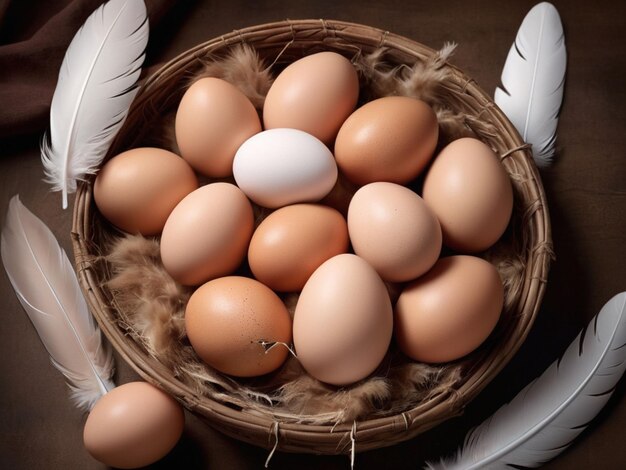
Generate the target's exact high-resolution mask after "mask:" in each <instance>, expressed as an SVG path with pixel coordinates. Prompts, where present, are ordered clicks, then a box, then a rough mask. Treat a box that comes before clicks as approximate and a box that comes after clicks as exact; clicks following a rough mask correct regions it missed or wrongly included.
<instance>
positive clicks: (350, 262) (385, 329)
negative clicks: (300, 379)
mask: <svg viewBox="0 0 626 470" xmlns="http://www.w3.org/2000/svg"><path fill="white" fill-rule="evenodd" d="M293 321H294V323H293V342H294V346H295V348H296V354H297V355H298V360H299V361H300V363H301V364H302V366H303V367H304V368H305V369H306V371H307V372H308V373H309V374H310V375H312V376H313V377H315V378H316V379H318V380H321V381H322V382H327V383H329V384H333V385H348V384H351V383H354V382H357V381H359V380H361V379H364V378H365V377H367V376H368V375H369V374H371V373H372V372H373V371H374V370H375V369H376V368H377V367H378V365H379V364H380V363H381V361H382V360H383V358H384V357H385V354H386V352H387V349H388V347H389V343H390V341H391V335H392V329H393V315H392V309H391V301H390V299H389V294H388V293H387V288H386V287H385V284H384V283H383V281H382V280H381V278H380V276H378V274H376V271H375V270H374V268H372V267H371V266H370V265H369V264H368V263H367V262H366V261H365V260H364V259H362V258H359V257H358V256H356V255H353V254H341V255H337V256H334V257H333V258H331V259H329V260H327V261H325V262H324V263H323V264H322V265H321V266H320V267H319V268H317V269H316V270H315V272H314V273H313V275H312V276H311V277H310V278H309V280H308V281H307V283H306V285H305V286H304V289H303V290H302V293H301V294H300V297H299V299H298V303H297V304H296V310H295V314H294V320H293Z"/></svg>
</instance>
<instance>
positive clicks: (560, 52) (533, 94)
mask: <svg viewBox="0 0 626 470" xmlns="http://www.w3.org/2000/svg"><path fill="white" fill-rule="evenodd" d="M566 62H567V53H566V50H565V40H564V33H563V25H562V24H561V19H560V17H559V13H558V12H557V10H556V8H555V7H554V6H553V5H552V4H550V3H547V2H542V3H539V4H538V5H535V6H534V7H533V8H532V9H531V10H530V11H529V12H528V14H527V15H526V17H525V18H524V20H523V22H522V25H521V26H520V28H519V31H518V32H517V35H516V37H515V42H514V43H513V45H512V46H511V49H510V50H509V54H508V56H507V59H506V63H505V65H504V69H503V70H502V78H501V80H502V87H498V88H496V91H495V95H494V101H495V102H496V104H497V105H498V106H500V108H501V109H502V111H504V113H505V114H506V116H507V117H508V118H509V120H510V121H511V122H512V124H513V125H514V126H515V127H516V129H517V130H518V132H519V133H520V136H521V137H522V139H523V140H524V141H525V142H528V143H530V144H532V146H533V157H534V159H535V162H536V163H537V165H538V166H547V165H548V164H549V163H550V162H551V161H552V159H553V156H554V152H555V141H556V127H557V123H558V116H559V112H560V108H561V105H562V101H563V90H564V85H565V71H566Z"/></svg>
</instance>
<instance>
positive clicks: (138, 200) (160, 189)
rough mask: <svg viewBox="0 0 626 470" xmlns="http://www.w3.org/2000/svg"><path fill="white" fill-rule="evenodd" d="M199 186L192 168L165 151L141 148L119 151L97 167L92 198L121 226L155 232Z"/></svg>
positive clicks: (139, 230)
mask: <svg viewBox="0 0 626 470" xmlns="http://www.w3.org/2000/svg"><path fill="white" fill-rule="evenodd" d="M197 187H198V179H197V178H196V175H195V173H194V171H193V169H192V168H191V167H190V166H189V165H188V164H187V162H185V160H183V159H182V158H180V157H179V156H178V155H176V154H174V153H172V152H168V151H167V150H163V149H158V148H151V147H141V148H135V149H131V150H127V151H126V152H123V153H120V154H119V155H116V156H115V157H113V158H111V159H110V160H108V161H107V162H106V163H105V164H104V165H103V167H102V168H101V169H100V171H99V173H98V176H97V177H96V181H95V183H94V190H93V192H94V200H95V202H96V206H97V207H98V210H99V211H100V213H101V214H102V215H103V216H104V217H105V218H106V219H107V220H108V221H109V222H111V223H112V224H113V225H115V226H117V227H119V228H120V229H122V230H124V231H126V232H129V233H133V234H137V233H140V234H143V235H156V234H158V233H160V232H161V230H163V226H164V225H165V221H166V220H167V218H168V217H169V215H170V213H171V212H172V210H173V209H174V207H175V206H176V205H177V204H178V203H179V202H180V201H181V200H182V199H183V198H184V197H185V196H187V194H189V193H190V192H192V191H193V190H195V189H196V188H197Z"/></svg>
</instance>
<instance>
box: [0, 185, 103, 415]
mask: <svg viewBox="0 0 626 470" xmlns="http://www.w3.org/2000/svg"><path fill="white" fill-rule="evenodd" d="M0 252H1V253H2V263H3V264H4V269H5V270H6V272H7V275H8V277H9V280H10V281H11V284H12V285H13V289H15V293H16V294H17V298H18V299H19V301H20V303H21V304H22V306H23V307H24V310H26V313H27V314H28V316H29V318H30V320H31V322H32V323H33V325H34V326H35V329H36V330H37V333H38V334H39V337H40V338H41V341H42V343H43V345H44V346H45V347H46V349H47V350H48V353H50V359H51V361H52V364H53V365H54V366H55V367H56V368H57V369H59V370H60V371H61V372H62V373H63V375H65V377H66V378H67V382H68V385H69V386H70V388H71V390H72V398H73V399H74V402H75V403H76V405H77V406H79V407H80V408H83V409H88V410H89V409H91V408H92V406H93V405H94V404H95V402H96V401H97V400H98V398H100V397H101V396H102V395H104V394H105V393H106V392H107V391H109V390H111V389H112V388H113V387H114V386H115V385H114V384H113V382H111V380H110V379H111V377H112V376H113V355H112V352H111V350H110V348H109V347H108V346H107V344H106V343H103V341H102V336H101V332H100V330H99V328H98V327H97V325H96V324H95V322H94V320H93V317H92V316H91V314H90V313H89V310H88V308H87V303H86V302H85V298H84V297H83V294H82V292H81V290H80V286H79V285H78V281H77V279H76V274H75V272H74V269H73V267H72V264H71V263H70V261H69V259H68V258H67V255H66V254H65V251H63V249H62V248H61V247H60V246H59V244H58V242H57V240H56V238H54V235H53V234H52V232H51V231H50V230H49V229H48V227H47V226H46V225H45V224H44V223H43V222H42V221H41V220H39V219H38V218H37V217H36V216H35V215H33V214H32V213H31V212H30V211H29V210H28V209H27V208H26V207H25V206H24V205H23V204H22V203H21V202H20V200H19V197H18V196H14V197H13V198H12V199H11V201H10V203H9V209H8V211H7V217H6V222H5V226H4V228H3V229H2V238H1V242H0Z"/></svg>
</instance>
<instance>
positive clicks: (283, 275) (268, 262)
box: [248, 204, 348, 292]
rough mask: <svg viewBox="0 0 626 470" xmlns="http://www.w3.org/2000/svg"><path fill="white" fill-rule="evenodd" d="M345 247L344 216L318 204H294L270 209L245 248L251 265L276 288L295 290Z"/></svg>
mask: <svg viewBox="0 0 626 470" xmlns="http://www.w3.org/2000/svg"><path fill="white" fill-rule="evenodd" d="M347 250H348V229H347V227H346V221H345V219H344V218H343V216H342V215H341V214H340V213H339V212H337V211H336V210H335V209H332V208H330V207H327V206H323V205H319V204H294V205H291V206H286V207H283V208H281V209H278V210H276V211H274V212H272V213H271V214H270V215H269V216H268V217H267V218H265V220H263V222H261V224H260V225H259V226H258V227H257V229H256V231H255V232H254V234H253V235H252V240H250V247H249V248H248V263H249V264H250V269H251V270H252V273H253V274H254V277H256V278H257V279H258V280H259V281H261V282H262V283H263V284H265V285H267V286H268V287H270V288H272V289H274V290H277V291H284V292H288V291H298V290H301V289H302V288H303V287H304V284H305V283H306V281H307V280H308V279H309V277H310V276H311V274H313V271H315V270H316V269H317V268H318V267H319V265H321V264H322V263H323V262H324V261H326V260H327V259H329V258H332V257H333V256H335V255H338V254H340V253H345V252H346V251H347Z"/></svg>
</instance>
